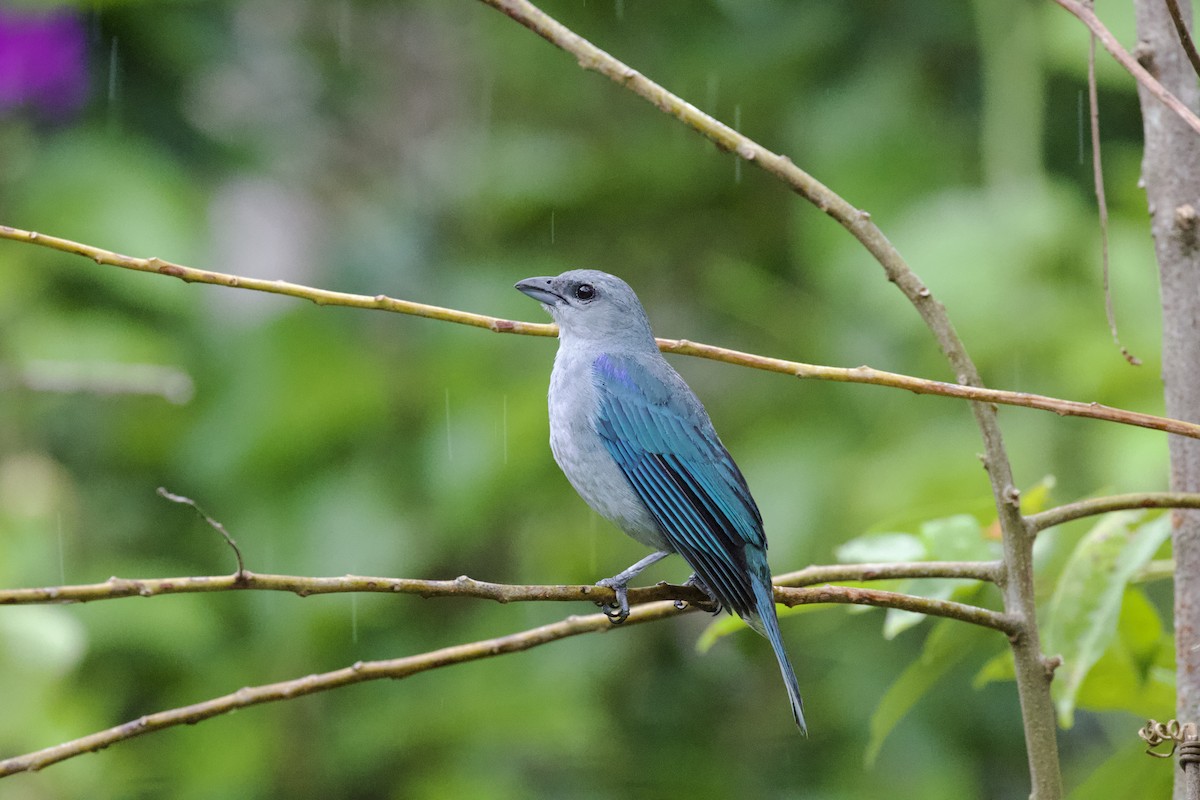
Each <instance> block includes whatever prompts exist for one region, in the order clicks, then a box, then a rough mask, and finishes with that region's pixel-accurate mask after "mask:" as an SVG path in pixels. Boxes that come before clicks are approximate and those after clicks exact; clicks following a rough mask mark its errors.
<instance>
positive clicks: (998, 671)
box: [971, 647, 1017, 689]
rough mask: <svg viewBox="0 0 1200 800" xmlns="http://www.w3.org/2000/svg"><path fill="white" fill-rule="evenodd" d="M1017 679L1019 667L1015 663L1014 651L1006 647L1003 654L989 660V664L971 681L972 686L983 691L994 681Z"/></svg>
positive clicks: (1000, 653)
mask: <svg viewBox="0 0 1200 800" xmlns="http://www.w3.org/2000/svg"><path fill="white" fill-rule="evenodd" d="M1016 677H1017V667H1016V665H1015V664H1014V663H1013V654H1012V650H1011V649H1009V648H1007V647H1006V648H1004V650H1003V651H1002V652H999V653H997V654H996V655H994V656H992V657H991V658H990V659H988V662H987V663H986V664H984V665H983V667H981V668H980V670H979V672H977V673H975V678H974V680H972V681H971V686H973V687H974V688H976V689H982V688H983V687H984V686H987V685H988V684H989V683H992V682H993V681H1011V680H1014V679H1015V678H1016Z"/></svg>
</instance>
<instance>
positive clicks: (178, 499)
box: [158, 486, 246, 580]
mask: <svg viewBox="0 0 1200 800" xmlns="http://www.w3.org/2000/svg"><path fill="white" fill-rule="evenodd" d="M158 496H159V497H162V498H165V499H167V500H170V501H171V502H172V503H179V504H181V505H185V506H191V507H192V510H193V511H195V512H196V513H197V514H199V515H200V518H201V519H203V520H204V521H205V522H207V523H208V525H209V527H211V528H212V529H213V530H215V531H216V532H217V533H219V534H221V536H223V537H224V538H225V543H226V544H228V545H229V546H230V547H231V548H233V554H234V555H235V556H237V565H238V568H237V572H235V573H234V575H233V577H234V580H241V579H242V578H243V577H244V576H245V575H246V562H245V561H243V560H242V551H241V550H240V549H239V548H238V546H237V542H235V541H234V540H233V537H232V536H230V535H229V531H227V530H225V526H224V525H222V524H221V523H220V522H217V521H216V520H215V519H213V518H212V517H210V516H209V515H208V514H206V513H205V512H204V509H202V508H200V506H198V505H196V501H195V500H193V499H192V498H190V497H184V496H183V495H178V494H173V493H171V492H168V491H167V489H166V487H165V486H160V487H158Z"/></svg>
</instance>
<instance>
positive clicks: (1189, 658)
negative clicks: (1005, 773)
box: [1134, 0, 1200, 800]
mask: <svg viewBox="0 0 1200 800" xmlns="http://www.w3.org/2000/svg"><path fill="white" fill-rule="evenodd" d="M1134 5H1135V7H1136V11H1137V33H1138V45H1137V50H1136V51H1135V54H1136V55H1137V57H1138V60H1139V61H1141V63H1142V65H1143V66H1144V67H1146V69H1147V70H1148V71H1149V72H1150V74H1151V75H1154V76H1155V77H1156V78H1158V80H1159V81H1160V82H1161V83H1162V84H1163V86H1165V87H1166V88H1167V89H1168V90H1169V91H1171V92H1172V93H1174V94H1175V96H1177V97H1178V98H1179V99H1180V100H1181V101H1183V103H1184V104H1185V105H1187V107H1188V108H1191V109H1193V110H1195V109H1196V108H1197V107H1198V105H1200V92H1198V91H1197V76H1196V73H1195V71H1194V70H1193V69H1192V66H1191V64H1190V63H1189V62H1188V60H1187V57H1186V54H1185V53H1184V51H1183V48H1182V46H1181V45H1180V43H1179V37H1178V34H1177V33H1176V31H1175V27H1174V24H1173V23H1172V21H1171V17H1170V14H1169V13H1168V10H1167V6H1166V4H1165V3H1164V2H1163V0H1135V3H1134ZM1181 5H1182V6H1183V11H1184V17H1185V18H1187V19H1190V18H1191V8H1190V4H1189V2H1188V0H1181ZM1138 93H1139V98H1140V100H1141V107H1142V127H1143V131H1144V135H1145V142H1146V150H1145V155H1144V158H1143V161H1142V178H1143V180H1144V182H1145V187H1146V198H1147V201H1148V204H1149V210H1150V219H1151V232H1152V234H1153V236H1154V250H1155V254H1156V256H1157V258H1158V268H1159V281H1160V286H1161V292H1162V309H1163V353H1162V358H1163V366H1162V371H1163V383H1164V384H1165V391H1166V408H1167V415H1168V416H1171V417H1176V418H1178V419H1184V420H1191V421H1200V248H1198V247H1197V243H1198V236H1197V225H1198V220H1197V213H1198V209H1200V137H1198V136H1197V135H1196V133H1195V131H1193V130H1191V129H1190V128H1189V127H1188V126H1187V125H1186V124H1184V122H1183V121H1182V120H1180V119H1179V118H1178V117H1177V116H1176V115H1175V114H1173V113H1171V111H1169V110H1168V109H1167V108H1166V106H1164V105H1163V104H1162V103H1161V102H1159V101H1158V100H1156V99H1155V98H1154V97H1153V96H1151V95H1150V93H1149V92H1147V91H1146V90H1145V89H1144V88H1143V87H1141V86H1139V87H1138ZM1170 451H1171V488H1172V489H1174V490H1177V491H1188V492H1195V491H1200V441H1197V440H1195V439H1184V438H1181V437H1179V436H1172V437H1170ZM1173 544H1174V552H1175V651H1176V658H1177V659H1178V687H1177V691H1178V694H1177V700H1176V717H1177V719H1178V720H1179V721H1180V722H1181V723H1184V722H1200V648H1197V644H1198V641H1197V638H1196V636H1197V633H1200V582H1198V581H1197V578H1200V512H1197V511H1176V512H1174V538H1173ZM1193 771H1194V770H1189V772H1193ZM1175 774H1176V785H1175V798H1176V800H1183V798H1186V797H1187V796H1188V794H1187V792H1186V787H1185V786H1184V778H1185V773H1184V771H1182V770H1176V773H1175Z"/></svg>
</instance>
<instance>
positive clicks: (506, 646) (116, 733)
mask: <svg viewBox="0 0 1200 800" xmlns="http://www.w3.org/2000/svg"><path fill="white" fill-rule="evenodd" d="M631 594H632V593H631ZM776 594H777V597H779V599H780V602H783V603H786V604H788V605H800V604H805V603H856V604H861V605H873V606H881V607H885V608H907V609H909V610H913V611H919V612H921V613H925V614H931V615H934V616H944V617H950V618H953V619H961V620H963V621H964V622H970V623H972V624H976V625H982V626H985V627H988V628H993V629H995V630H999V631H1002V632H1004V633H1007V634H1009V635H1010V636H1011V635H1014V633H1015V631H1016V630H1017V627H1016V624H1015V622H1014V621H1013V620H1012V619H1011V618H1009V617H1008V616H1007V615H1004V614H1000V613H997V612H995V611H988V610H987V609H982V608H975V607H973V606H967V605H964V604H962V603H951V602H948V601H943V600H927V599H925V598H920V597H907V596H906V595H900V594H896V593H895V592H877V591H871V590H866V589H855V588H850V587H844V586H836V587H835V586H827V587H823V588H820V589H780V590H777V592H776ZM689 610H691V609H677V608H676V607H675V604H674V603H673V602H669V601H668V602H659V603H650V604H647V605H642V606H638V607H636V608H632V609H630V612H629V618H628V619H627V620H626V621H625V622H624V623H623V624H622V625H620V626H614V625H613V624H612V623H611V622H609V620H608V617H607V616H605V615H604V614H589V615H587V616H583V617H577V616H572V617H568V618H566V619H564V620H562V621H560V622H554V623H551V624H549V625H542V626H540V627H537V628H532V629H530V630H527V631H522V632H520V633H514V634H510V635H508V636H500V637H497V638H494V639H485V640H482V641H478V642H471V643H469V644H461V645H456V646H454V647H446V648H443V649H441V650H434V651H432V652H429V653H422V654H421V655H416V656H407V657H405V658H395V659H388V660H385V661H359V662H356V663H354V664H353V665H351V666H349V667H344V668H342V669H338V670H333V671H332V672H324V673H319V674H315V675H307V676H305V677H303V678H296V679H294V680H289V681H281V682H279V683H271V684H266V685H263V686H248V687H245V688H242V689H239V690H238V691H236V692H233V693H231V694H226V695H222V696H221V697H215V698H213V699H211V700H205V701H203V702H200V703H193V704H192V705H188V706H183V707H181V708H175V709H171V710H169V711H160V712H158V713H155V714H147V715H145V716H142V717H138V718H137V719H135V720H130V721H129V722H126V723H124V724H122V725H117V726H115V727H112V728H108V729H107V730H103V731H99V732H97V733H93V734H90V735H88V736H83V737H80V738H78V739H73V740H71V741H69V742H63V743H62V744H58V745H55V746H53V747H47V748H45V749H42V750H36V751H34V752H32V753H26V754H25V755H21V756H14V757H13V758H7V759H4V760H3V761H0V778H3V777H5V776H8V775H14V774H16V773H18V772H34V771H37V770H40V769H43V768H45V767H48V766H50V765H51V764H56V763H58V762H60V761H65V760H67V759H69V758H73V757H74V756H79V755H83V754H84V753H93V752H96V751H97V750H101V749H103V748H105V747H109V746H110V745H113V744H116V743H117V742H122V741H126V740H128V739H133V738H135V737H137V736H141V735H142V734H146V733H151V732H153V731H159V730H162V729H164V728H171V727H174V726H176V725H192V724H195V723H197V722H200V721H202V720H206V719H209V718H211V717H215V716H219V715H221V714H227V713H229V712H231V711H236V710H238V709H242V708H249V707H250V706H256V705H261V704H263V703H271V702H275V701H278V700H290V699H292V698H295V697H300V696H303V695H309V694H315V693H316V692H322V691H328V690H330V689H337V688H340V687H342V686H349V685H351V684H355V683H363V682H365V681H373V680H380V679H382V678H390V679H393V680H399V679H402V678H407V677H409V676H411V675H415V674H417V673H420V672H426V671H428V670H431V669H437V668H439V667H447V666H450V665H452V664H461V663H465V662H468V661H477V660H479V659H484V658H491V657H492V656H498V655H504V654H506V653H516V652H520V651H522V650H528V649H530V648H533V647H537V646H539V645H543V644H549V643H550V642H554V641H558V640H560V639H566V638H568V637H571V636H578V635H579V634H583V633H604V632H606V631H610V630H613V629H614V628H616V627H621V628H625V627H628V626H630V625H637V624H639V623H643V622H650V621H652V620H657V619H663V618H665V617H670V616H674V615H676V614H681V613H687V612H688V611H689Z"/></svg>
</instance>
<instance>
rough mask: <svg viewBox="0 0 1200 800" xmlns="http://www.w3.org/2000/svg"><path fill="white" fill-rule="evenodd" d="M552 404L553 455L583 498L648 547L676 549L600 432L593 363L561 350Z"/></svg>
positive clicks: (553, 375) (552, 383)
mask: <svg viewBox="0 0 1200 800" xmlns="http://www.w3.org/2000/svg"><path fill="white" fill-rule="evenodd" d="M549 405H550V450H551V452H553V453H554V460H555V461H557V462H558V466H559V468H560V469H562V471H563V474H564V475H566V476H567V480H569V481H570V482H571V485H572V486H574V487H575V491H577V492H579V496H580V497H582V498H583V499H584V500H585V501H586V502H587V504H588V505H589V506H591V507H592V508H593V509H595V511H596V513H598V514H600V516H602V517H604V518H605V519H607V520H609V521H610V522H612V523H613V524H614V525H616V526H617V527H618V528H620V529H621V530H623V531H624V532H625V533H626V534H628V535H629V536H631V537H633V538H634V539H636V540H637V541H639V542H641V543H642V544H644V545H646V546H647V547H653V548H655V549H656V550H668V551H669V550H672V549H673V548H672V547H671V546H670V545H669V544H668V543H667V540H666V538H665V537H664V536H663V535H662V532H661V531H660V530H659V527H658V523H656V522H655V521H654V517H653V516H651V514H650V512H649V510H647V508H646V506H645V504H644V503H642V501H641V499H640V498H639V497H638V496H637V494H635V493H634V491H633V487H631V486H630V485H629V481H628V480H627V479H626V478H625V474H624V473H623V472H621V469H620V467H618V466H617V462H616V461H614V460H613V457H612V456H611V455H609V453H608V450H607V449H606V448H605V447H604V443H603V442H602V441H601V439H600V436H599V434H597V433H596V429H595V426H594V424H593V420H594V419H595V417H596V387H595V386H594V385H593V383H592V369H591V360H590V359H588V358H586V357H582V358H580V357H576V356H575V354H573V353H569V352H568V353H564V351H563V348H561V347H560V348H559V351H558V355H557V356H556V357H555V359H554V371H553V372H552V373H551V375H550V403H549Z"/></svg>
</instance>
